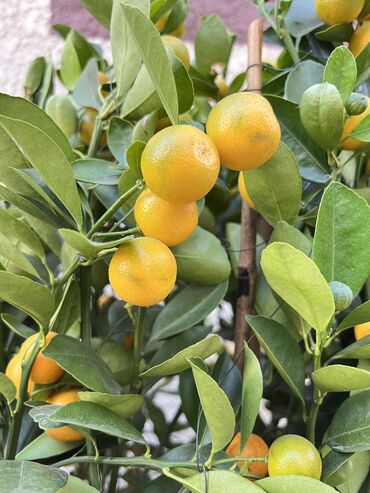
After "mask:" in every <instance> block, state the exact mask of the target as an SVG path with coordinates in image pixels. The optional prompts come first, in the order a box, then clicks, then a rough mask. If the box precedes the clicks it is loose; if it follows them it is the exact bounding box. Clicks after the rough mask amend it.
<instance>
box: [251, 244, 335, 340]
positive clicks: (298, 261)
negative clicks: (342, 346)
mask: <svg viewBox="0 0 370 493" xmlns="http://www.w3.org/2000/svg"><path fill="white" fill-rule="evenodd" d="M261 266H262V270H263V273H264V274H265V277H266V279H267V282H268V283H269V285H270V286H271V288H272V289H273V290H274V291H275V292H276V293H277V294H278V295H279V296H280V297H281V298H282V299H283V300H284V301H286V302H287V303H288V304H289V305H290V306H291V307H292V308H294V309H295V310H296V311H297V312H298V313H299V314H300V315H301V316H302V318H304V319H305V320H306V321H307V322H308V323H309V324H311V326H312V327H314V329H315V330H316V331H318V332H323V331H325V330H326V328H327V326H328V324H329V322H330V320H331V318H332V316H333V315H334V300H333V295H332V293H331V291H330V288H329V286H328V284H327V282H326V281H325V279H324V277H323V276H322V274H321V273H320V271H319V269H318V267H317V266H316V264H315V263H314V262H313V261H312V260H311V259H309V258H308V257H307V256H306V255H305V254H304V253H302V252H301V251H299V250H297V249H295V248H294V247H292V246H290V245H288V244H286V243H272V244H271V245H269V246H268V247H267V248H266V249H265V250H264V251H263V252H262V260H261ZM302 273H304V276H303V275H302Z"/></svg>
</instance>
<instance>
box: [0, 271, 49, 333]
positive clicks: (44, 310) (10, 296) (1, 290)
mask: <svg viewBox="0 0 370 493" xmlns="http://www.w3.org/2000/svg"><path fill="white" fill-rule="evenodd" d="M0 299H3V300H4V301H6V302H8V303H9V304H11V305H13V306H15V307H17V308H19V309H20V310H22V311H24V312H25V313H27V314H28V315H30V316H31V317H32V318H33V319H34V320H36V321H37V322H39V323H40V324H41V325H43V326H47V324H48V323H49V320H50V318H51V316H52V314H53V311H54V297H53V295H52V294H51V292H50V291H49V290H48V289H47V288H46V287H45V286H41V285H40V284H37V283H36V282H34V281H31V279H28V278H27V277H23V276H18V275H16V274H13V273H11V272H6V271H1V272H0Z"/></svg>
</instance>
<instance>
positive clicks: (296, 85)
mask: <svg viewBox="0 0 370 493" xmlns="http://www.w3.org/2000/svg"><path fill="white" fill-rule="evenodd" d="M323 74H324V66H323V65H322V64H321V63H317V62H314V61H312V60H307V61H303V62H301V63H299V64H298V65H296V67H295V68H294V69H293V70H292V71H291V72H289V75H288V77H287V79H286V82H285V95H284V97H285V98H286V99H289V100H290V101H293V102H294V103H298V104H299V103H300V102H301V99H302V96H303V93H304V92H305V91H306V90H307V89H308V88H309V87H311V86H313V85H314V84H319V83H320V82H322V77H323Z"/></svg>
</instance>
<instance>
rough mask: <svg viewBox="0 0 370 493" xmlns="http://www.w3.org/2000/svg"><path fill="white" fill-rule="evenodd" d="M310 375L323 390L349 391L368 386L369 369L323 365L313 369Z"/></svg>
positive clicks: (369, 385) (369, 379) (369, 381)
mask: <svg viewBox="0 0 370 493" xmlns="http://www.w3.org/2000/svg"><path fill="white" fill-rule="evenodd" d="M311 377H312V380H313V381H314V382H315V385H317V387H318V388H319V389H320V390H322V391H323V392H349V391H352V390H363V389H367V388H369V387H370V371H367V370H360V369H359V368H353V367H352V366H345V365H330V366H325V367H323V368H320V369H319V370H316V371H314V372H313V373H312V374H311Z"/></svg>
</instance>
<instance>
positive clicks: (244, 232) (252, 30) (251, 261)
mask: <svg viewBox="0 0 370 493" xmlns="http://www.w3.org/2000/svg"><path fill="white" fill-rule="evenodd" d="M262 31H263V25H262V19H257V20H255V21H254V22H252V24H251V25H250V27H249V29H248V73H247V83H248V86H247V88H248V91H254V92H261V88H262V65H261V64H262ZM256 232H257V213H256V212H255V211H253V210H252V209H250V208H249V207H248V206H247V205H246V204H245V203H244V202H243V205H242V211H241V224H240V258H239V264H238V297H237V301H236V316H235V358H238V359H237V361H236V364H237V366H238V368H239V369H240V370H241V371H242V370H243V363H244V361H243V357H242V351H243V347H244V341H245V340H246V339H247V340H248V339H250V343H249V346H250V347H251V349H252V350H253V351H254V352H255V353H256V354H257V356H258V355H259V344H258V341H257V339H256V338H255V337H253V338H251V336H252V331H251V329H250V327H249V325H248V324H247V322H246V320H245V315H247V314H253V313H254V306H253V302H254V293H255V287H256V276H257V269H256Z"/></svg>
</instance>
